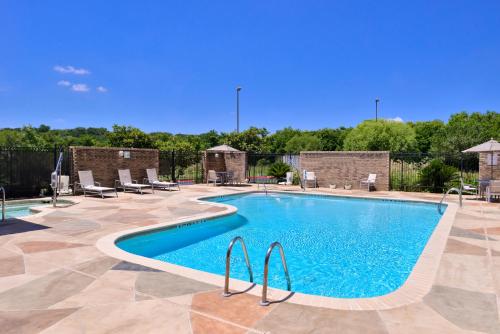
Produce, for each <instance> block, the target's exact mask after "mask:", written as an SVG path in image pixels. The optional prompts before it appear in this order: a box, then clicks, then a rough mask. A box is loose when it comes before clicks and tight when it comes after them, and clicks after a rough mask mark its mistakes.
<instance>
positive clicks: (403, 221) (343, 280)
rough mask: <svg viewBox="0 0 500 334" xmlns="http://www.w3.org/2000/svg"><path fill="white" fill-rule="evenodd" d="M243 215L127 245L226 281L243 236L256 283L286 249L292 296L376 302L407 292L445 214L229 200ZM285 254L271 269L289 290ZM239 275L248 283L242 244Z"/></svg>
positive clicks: (413, 208) (417, 206)
mask: <svg viewBox="0 0 500 334" xmlns="http://www.w3.org/2000/svg"><path fill="white" fill-rule="evenodd" d="M209 201H212V202H218V203H225V204H230V205H233V206H235V207H237V208H238V212H237V214H233V215H230V216H226V217H221V218H215V219H210V220H207V221H205V222H200V223H196V224H190V225H184V226H180V227H174V228H170V229H164V230H159V231H154V232H150V233H146V234H141V235H136V236H131V237H127V238H124V239H121V240H119V241H118V242H117V245H118V247H120V248H122V249H124V250H126V251H128V252H131V253H135V254H138V255H142V256H146V257H150V258H154V259H158V260H161V261H165V262H170V263H174V264H178V265H181V266H186V267H190V268H193V269H198V270H203V271H207V272H210V273H215V274H219V275H224V270H225V255H226V250H227V247H228V244H229V242H230V241H231V239H232V238H234V237H235V236H242V237H243V239H244V240H245V243H246V245H247V248H248V253H249V257H250V261H251V263H252V268H253V271H254V276H255V281H256V283H258V284H262V276H263V271H264V269H263V266H264V257H265V254H266V251H267V248H268V247H269V245H270V244H271V243H272V242H274V241H279V242H281V244H282V245H283V247H284V250H285V254H286V259H287V263H288V267H289V272H290V277H291V281H292V290H293V291H297V292H302V293H307V294H313V295H322V296H330V297H340V298H358V297H374V296H380V295H384V294H387V293H389V292H391V291H394V290H396V289H397V288H398V287H400V286H401V285H402V284H403V283H404V282H405V280H406V279H407V278H408V275H409V274H410V272H411V271H412V269H413V266H414V265H415V263H416V261H417V260H418V257H419V256H420V253H421V252H422V250H423V249H424V247H425V245H426V243H427V241H428V239H429V237H430V235H431V234H432V232H433V230H434V228H435V226H436V224H437V223H438V221H439V219H440V218H441V215H440V214H439V213H438V211H437V207H436V205H434V204H428V203H417V202H404V201H391V200H376V199H355V198H343V197H330V196H328V197H327V196H311V195H299V194H281V193H280V194H276V193H275V194H269V195H267V196H266V195H265V194H261V193H253V194H246V195H234V196H226V197H222V198H216V199H210V200H209ZM278 253H279V252H278V251H277V250H275V252H274V253H273V255H272V257H271V261H270V265H269V285H270V286H271V287H275V288H279V289H286V281H285V278H284V274H283V269H282V268H281V261H280V258H279V254H278ZM231 265H232V267H231V277H233V278H238V279H242V280H248V272H247V269H246V266H245V262H244V258H243V253H242V251H241V247H240V245H236V246H235V247H234V249H233V253H232V264H231Z"/></svg>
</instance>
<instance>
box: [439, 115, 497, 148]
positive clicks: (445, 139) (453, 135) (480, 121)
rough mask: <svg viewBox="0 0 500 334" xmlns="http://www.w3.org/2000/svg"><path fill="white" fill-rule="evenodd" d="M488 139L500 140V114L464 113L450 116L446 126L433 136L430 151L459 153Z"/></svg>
mask: <svg viewBox="0 0 500 334" xmlns="http://www.w3.org/2000/svg"><path fill="white" fill-rule="evenodd" d="M490 138H494V139H497V140H500V113H497V112H495V111H487V112H486V113H484V114H481V113H478V112H474V113H471V114H469V113H467V112H465V111H464V112H460V113H457V114H453V115H451V116H450V119H449V120H448V123H447V124H446V126H445V127H443V128H442V129H440V131H439V132H438V133H437V134H436V136H434V138H433V142H432V147H431V150H432V151H435V152H461V151H463V150H465V149H467V148H469V147H472V146H475V145H478V144H480V143H482V142H485V141H487V140H489V139H490Z"/></svg>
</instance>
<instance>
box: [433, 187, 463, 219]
mask: <svg viewBox="0 0 500 334" xmlns="http://www.w3.org/2000/svg"><path fill="white" fill-rule="evenodd" d="M452 191H456V192H457V193H458V201H459V203H460V207H462V187H460V188H450V189H448V191H447V192H445V193H444V195H443V197H442V198H441V201H440V202H439V204H438V211H439V213H443V212H442V208H441V207H442V206H443V202H444V200H445V198H446V196H447V195H448V194H449V193H451V192H452Z"/></svg>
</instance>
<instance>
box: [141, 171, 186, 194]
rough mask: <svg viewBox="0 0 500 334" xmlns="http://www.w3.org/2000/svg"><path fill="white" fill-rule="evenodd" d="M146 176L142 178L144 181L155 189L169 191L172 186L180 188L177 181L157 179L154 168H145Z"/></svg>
mask: <svg viewBox="0 0 500 334" xmlns="http://www.w3.org/2000/svg"><path fill="white" fill-rule="evenodd" d="M146 174H147V175H148V177H147V178H145V179H144V183H148V184H150V185H151V186H152V187H153V188H157V189H168V190H169V191H171V190H172V188H177V189H178V190H181V188H180V186H179V183H177V182H165V181H160V180H158V174H157V173H156V168H148V169H146Z"/></svg>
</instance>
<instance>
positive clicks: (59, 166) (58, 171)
mask: <svg viewBox="0 0 500 334" xmlns="http://www.w3.org/2000/svg"><path fill="white" fill-rule="evenodd" d="M62 160H63V152H62V150H61V152H59V158H58V159H57V164H56V170H55V171H54V172H53V174H55V176H56V181H55V185H53V188H52V189H53V191H54V195H53V196H52V205H53V206H54V207H56V206H57V193H58V192H59V187H60V182H61V180H60V179H61V169H62Z"/></svg>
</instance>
